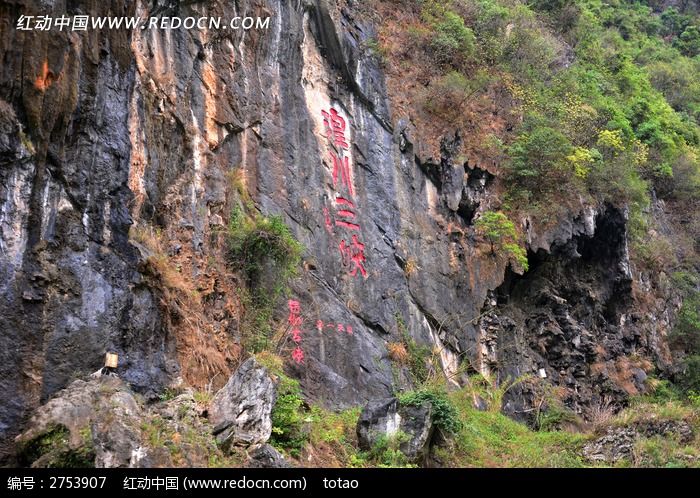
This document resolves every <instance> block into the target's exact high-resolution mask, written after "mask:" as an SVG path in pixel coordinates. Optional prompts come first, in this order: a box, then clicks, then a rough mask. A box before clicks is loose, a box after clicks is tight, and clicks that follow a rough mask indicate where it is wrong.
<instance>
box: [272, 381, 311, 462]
mask: <svg viewBox="0 0 700 498" xmlns="http://www.w3.org/2000/svg"><path fill="white" fill-rule="evenodd" d="M303 406H304V400H303V398H302V397H301V388H300V387H299V382H298V381H296V380H294V379H291V378H289V377H287V376H286V375H280V376H279V381H278V384H277V400H276V401H275V407H274V408H273V410H272V436H271V437H270V441H271V442H272V444H273V445H274V446H276V447H278V448H280V449H284V450H287V451H289V453H290V454H291V455H292V456H298V455H299V451H300V450H301V449H302V448H303V447H304V445H305V444H306V442H307V441H308V439H309V434H308V432H306V431H305V430H304V422H305V416H304V410H303Z"/></svg>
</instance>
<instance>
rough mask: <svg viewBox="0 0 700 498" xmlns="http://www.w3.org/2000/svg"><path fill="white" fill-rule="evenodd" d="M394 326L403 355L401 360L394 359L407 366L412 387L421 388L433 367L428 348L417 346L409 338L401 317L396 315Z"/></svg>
mask: <svg viewBox="0 0 700 498" xmlns="http://www.w3.org/2000/svg"><path fill="white" fill-rule="evenodd" d="M396 326H397V328H398V331H399V335H400V336H401V343H400V344H401V345H402V346H403V347H402V350H403V354H402V358H396V359H398V360H399V363H404V364H406V365H407V366H408V371H409V373H410V375H411V381H412V382H413V385H414V386H422V385H423V384H424V383H425V382H426V381H427V380H428V378H429V376H430V372H431V367H433V366H434V365H433V360H434V358H433V356H432V351H431V349H430V347H429V346H427V345H423V344H418V343H417V342H416V340H415V339H414V338H413V337H411V335H410V334H409V333H408V329H407V328H406V323H405V322H404V320H403V317H401V315H399V314H398V313H397V314H396Z"/></svg>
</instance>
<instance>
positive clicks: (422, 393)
mask: <svg viewBox="0 0 700 498" xmlns="http://www.w3.org/2000/svg"><path fill="white" fill-rule="evenodd" d="M399 402H400V403H401V404H402V405H409V406H420V405H422V404H424V403H430V404H431V405H432V407H433V420H434V423H435V426H436V427H437V428H439V429H442V430H443V431H444V432H445V433H447V434H456V433H457V432H459V431H460V429H461V428H462V423H461V422H460V420H459V414H458V413H457V409H456V408H455V406H454V404H453V403H452V401H450V399H449V398H448V396H447V393H445V392H443V391H437V390H427V389H422V390H419V391H413V392H409V393H405V394H402V395H401V396H399Z"/></svg>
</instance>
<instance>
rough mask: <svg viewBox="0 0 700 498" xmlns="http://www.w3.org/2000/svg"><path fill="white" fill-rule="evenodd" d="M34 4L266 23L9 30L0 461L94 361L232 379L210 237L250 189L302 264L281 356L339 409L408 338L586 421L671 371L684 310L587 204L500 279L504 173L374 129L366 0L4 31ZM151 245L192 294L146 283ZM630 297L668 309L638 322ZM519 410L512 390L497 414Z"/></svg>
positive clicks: (235, 303) (531, 237) (142, 378)
mask: <svg viewBox="0 0 700 498" xmlns="http://www.w3.org/2000/svg"><path fill="white" fill-rule="evenodd" d="M47 8H48V9H49V10H51V9H52V10H51V11H52V12H53V13H55V15H60V14H63V13H68V14H69V15H72V14H77V13H89V14H90V15H94V16H98V15H100V16H106V15H113V16H117V15H141V16H146V15H148V14H151V15H156V14H158V15H178V16H182V17H184V16H188V15H192V16H205V15H206V16H221V17H222V18H223V19H231V18H233V17H235V16H259V17H261V18H265V17H268V16H269V17H270V24H269V29H267V30H265V29H259V30H255V29H253V30H249V31H244V30H236V31H234V30H229V31H223V30H189V31H187V30H132V31H126V30H106V29H104V30H90V31H87V32H57V31H50V32H37V31H32V32H23V31H18V30H15V29H3V30H2V35H1V37H0V54H2V61H3V69H2V72H1V73H0V99H2V101H0V106H1V107H0V109H1V110H2V117H1V118H0V206H1V208H0V231H1V232H0V249H1V250H0V294H1V298H0V317H2V320H1V322H0V345H1V347H0V355H2V356H1V357H0V379H1V380H0V390H1V391H2V393H3V394H2V400H3V401H2V404H1V406H0V440H1V441H2V443H1V446H0V449H1V450H3V451H6V450H8V449H9V447H10V445H11V441H12V437H13V436H14V435H15V434H16V433H18V432H19V431H20V430H21V429H22V424H23V423H24V421H25V420H26V418H27V416H28V414H29V413H30V412H31V410H32V409H33V408H35V407H36V406H37V405H38V404H39V403H41V402H44V401H45V400H47V399H48V398H50V397H51V396H52V395H53V394H54V393H56V392H57V391H58V390H60V389H62V388H64V387H65V386H66V385H67V384H68V383H69V382H70V381H71V380H72V379H73V378H75V377H76V376H80V375H83V374H86V373H90V372H93V371H95V370H97V369H98V368H100V367H101V366H102V363H103V358H104V354H105V352H106V351H114V352H116V353H118V354H119V359H120V364H119V369H118V373H119V375H120V376H121V377H122V378H123V379H124V380H125V381H126V382H128V383H129V384H130V385H131V386H132V388H134V389H135V390H137V391H139V392H142V393H144V394H146V395H147V396H150V397H155V396H157V395H158V393H160V392H162V391H163V389H165V388H166V387H167V386H171V385H174V384H177V383H179V382H183V380H184V382H186V383H188V384H194V385H200V386H201V385H207V384H210V383H211V384H213V385H215V386H221V385H223V384H224V383H225V381H226V378H227V377H228V374H229V373H230V371H231V369H232V368H233V367H235V366H236V365H237V363H238V360H239V356H240V346H239V344H240V339H241V330H240V327H239V324H240V322H241V321H240V305H239V300H240V296H239V294H238V292H237V287H238V286H239V284H240V282H239V280H238V279H237V277H236V276H235V275H232V274H231V272H230V271H229V270H227V266H226V263H225V252H226V251H225V244H224V237H223V234H222V229H223V228H224V227H225V224H226V223H227V221H228V219H229V216H230V213H231V209H232V208H233V207H234V206H235V205H236V204H237V202H239V201H240V199H241V197H246V196H250V197H251V198H252V200H253V201H254V204H255V206H256V207H257V208H258V209H259V210H260V211H261V212H262V213H264V214H265V215H272V214H279V215H282V217H283V218H284V220H285V222H286V223H287V224H288V225H289V226H290V228H291V230H292V232H293V234H294V236H295V237H296V238H297V239H298V240H299V241H300V242H301V243H302V244H303V245H304V247H305V252H304V257H303V259H304V264H303V270H302V271H301V273H300V275H299V277H298V278H296V279H295V280H294V282H293V283H292V292H291V294H290V296H289V298H290V300H292V301H296V302H298V305H299V314H300V315H301V317H302V318H303V322H302V326H301V330H302V335H301V337H302V338H301V342H300V344H299V347H300V349H301V350H302V351H303V355H304V356H303V361H301V362H300V363H298V362H297V361H295V360H294V359H292V349H293V348H291V347H285V348H284V350H283V354H284V355H285V359H286V360H287V361H288V370H289V372H290V373H291V374H293V376H294V377H296V378H298V379H299V380H300V381H301V385H302V389H303V392H304V395H305V396H306V397H307V398H308V399H309V400H311V401H314V402H317V403H321V404H324V405H326V406H328V407H331V408H344V407H349V406H356V405H359V404H362V403H364V402H366V401H367V400H370V399H374V398H380V397H384V396H386V395H389V394H391V392H392V391H394V390H396V389H400V388H406V387H409V386H410V385H411V383H412V382H413V381H414V379H412V376H411V373H410V368H409V367H407V366H402V365H397V364H396V363H395V362H392V360H391V358H390V355H389V353H388V351H387V344H388V343H400V342H406V341H408V342H412V341H415V343H416V344H418V345H426V346H428V347H429V348H430V349H431V351H432V353H431V354H430V356H432V357H433V358H434V360H435V361H434V362H433V363H432V364H430V365H428V368H431V365H432V366H437V368H439V369H441V370H443V371H444V372H445V373H446V374H447V375H449V376H450V378H451V379H452V381H453V382H455V383H459V382H460V379H461V375H462V374H463V373H464V372H463V371H462V370H461V369H460V364H461V363H462V361H463V360H467V362H468V364H469V365H470V368H471V369H473V370H477V371H480V372H482V373H484V374H487V375H491V376H493V377H494V378H501V379H505V378H506V377H508V376H511V377H517V376H522V375H526V374H531V375H535V376H538V375H539V376H541V374H540V373H539V372H541V371H542V372H544V374H545V375H546V379H547V381H548V382H551V383H553V384H554V385H558V386H561V387H562V388H563V389H565V391H566V396H565V400H566V402H567V404H568V405H570V406H571V407H572V408H575V409H577V410H578V411H579V412H582V413H585V412H586V411H587V410H589V409H590V408H591V406H593V405H594V404H596V403H599V402H601V400H604V399H608V398H610V399H613V400H614V401H616V402H621V401H622V400H624V397H625V396H626V395H627V394H632V393H635V392H638V391H640V390H642V389H643V380H644V377H645V375H646V374H645V371H649V370H650V369H651V368H652V366H653V365H652V363H653V364H655V365H656V366H658V367H660V368H662V369H663V368H667V367H668V365H669V362H670V358H669V354H668V351H667V349H666V346H665V343H664V336H665V334H666V333H667V331H668V327H669V323H670V319H671V315H672V313H673V308H674V306H675V305H676V304H674V302H673V301H672V300H671V299H670V298H669V297H664V295H665V294H664V293H662V292H658V291H656V290H655V289H652V288H646V289H645V288H644V285H650V284H648V283H645V281H642V280H640V275H638V274H637V273H635V271H634V268H632V267H631V266H630V262H629V256H628V253H627V243H626V237H627V235H626V218H625V213H624V211H623V210H620V209H618V208H614V207H612V206H581V208H580V210H578V211H574V212H571V213H569V215H568V216H567V217H565V218H564V219H561V220H558V221H557V222H556V223H555V224H554V225H553V227H550V228H549V229H547V230H543V229H538V230H536V229H534V228H532V226H531V224H530V223H529V222H528V220H521V222H522V229H523V232H524V233H525V234H526V236H527V238H528V246H529V255H530V267H531V269H530V271H529V272H527V273H526V274H525V275H518V274H516V273H514V272H513V271H512V270H510V269H508V263H507V261H505V260H504V259H503V258H499V257H495V256H493V255H491V254H490V251H489V250H488V247H487V246H486V245H485V244H483V243H480V241H479V240H478V238H477V237H476V235H475V231H474V226H473V222H474V219H475V217H477V216H478V214H479V213H480V212H482V211H484V210H486V209H488V207H489V205H490V203H491V202H492V201H493V199H495V198H497V196H498V189H497V188H496V186H497V180H496V178H497V171H494V168H492V167H490V168H489V170H487V168H485V167H483V168H482V167H480V165H478V164H476V165H475V164H470V163H469V162H465V161H464V159H460V143H461V138H460V135H459V131H457V132H456V133H454V134H452V135H450V136H448V137H445V138H444V139H443V141H442V146H441V154H440V157H428V155H427V154H424V153H423V152H422V151H423V150H427V148H424V147H423V146H422V145H421V133H420V130H417V129H415V127H414V126H413V125H412V124H411V123H410V121H409V120H408V118H407V117H406V116H396V115H392V114H391V104H390V102H389V99H388V97H387V94H386V91H385V81H384V76H383V72H382V70H381V67H380V64H379V61H378V59H377V57H375V56H374V55H373V53H372V51H371V50H369V49H368V47H369V46H370V42H371V40H373V39H374V36H375V33H374V30H373V27H372V24H371V23H370V22H369V21H368V20H367V18H366V17H365V16H364V15H363V9H362V6H361V2H354V1H347V2H338V3H337V4H336V3H333V2H328V3H327V2H321V1H317V2H313V1H301V2H296V1H284V0H282V1H275V0H251V1H247V2H218V1H217V2H201V3H200V2H182V3H181V4H179V3H177V2H161V1H155V2H150V3H147V2H144V1H136V2H126V3H124V2H116V1H115V2H111V3H110V2H93V1H84V2H62V1H56V2H51V7H46V6H45V2H34V1H31V0H28V1H26V2H9V3H8V2H5V3H3V4H1V5H0V17H3V18H11V19H16V18H17V17H18V15H19V14H20V13H23V14H30V15H31V14H33V13H34V14H36V13H49V12H47V10H46V9H47ZM329 126H330V129H331V133H328V127H329ZM334 130H335V131H338V132H341V131H342V137H343V138H344V141H345V143H346V144H347V145H345V144H344V143H343V140H342V139H341V136H340V135H338V134H335V133H334ZM139 234H141V235H140V236H139ZM144 234H145V235H144ZM149 234H150V236H151V237H152V238H156V239H157V242H158V244H160V249H161V250H162V253H163V255H164V257H166V258H167V263H166V265H167V266H169V267H171V268H174V269H176V272H175V273H177V275H179V276H180V278H181V279H182V280H183V282H184V284H182V285H180V286H179V287H184V288H188V289H194V290H196V292H197V298H196V299H194V300H191V301H188V299H189V298H185V297H182V293H181V291H178V290H177V288H178V285H174V284H173V285H170V286H168V285H163V284H162V283H163V280H164V279H165V278H164V275H163V270H162V268H161V269H160V270H158V269H157V268H156V269H154V267H153V265H152V264H151V263H149V261H151V260H150V259H149V258H150V257H152V256H153V244H152V243H151V244H150V245H149V244H148V243H146V242H145V241H144V239H145V238H148V236H149ZM154 234H156V235H154ZM159 271H160V273H159ZM165 280H167V279H165ZM169 287H170V288H169ZM173 289H175V290H173ZM634 289H641V290H642V291H643V293H646V294H648V295H650V296H657V295H659V296H661V297H658V298H657V297H653V299H651V302H650V303H648V305H647V307H646V308H640V307H639V306H638V305H637V304H638V303H637V301H635V299H637V297H636V295H635V293H634V292H633V291H634ZM667 301H668V302H667ZM290 304H291V305H292V307H294V306H295V303H287V302H285V301H280V302H279V303H278V306H277V311H276V313H277V316H276V318H278V319H280V321H281V322H282V323H284V322H285V321H286V319H287V314H288V311H289V310H288V307H289V305H290ZM647 311H648V312H651V316H650V314H647ZM533 396H534V394H533V392H530V391H528V388H526V387H519V388H518V389H514V390H513V391H511V393H510V394H509V397H510V398H509V400H508V403H507V404H506V410H509V411H510V412H511V413H513V414H515V415H518V414H522V413H525V412H526V411H527V407H528V406H529V404H530V403H531V402H532V398H533Z"/></svg>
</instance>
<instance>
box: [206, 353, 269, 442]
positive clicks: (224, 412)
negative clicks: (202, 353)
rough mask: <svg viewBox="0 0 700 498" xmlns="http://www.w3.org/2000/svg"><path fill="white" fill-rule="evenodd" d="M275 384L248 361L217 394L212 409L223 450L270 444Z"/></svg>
mask: <svg viewBox="0 0 700 498" xmlns="http://www.w3.org/2000/svg"><path fill="white" fill-rule="evenodd" d="M275 398H276V391H275V385H274V383H273V382H272V379H271V378H270V375H269V374H268V373H267V369H266V368H265V367H263V366H261V365H259V364H258V363H257V362H256V361H255V359H254V358H250V359H249V360H246V361H245V362H244V363H243V364H242V365H241V366H240V367H239V368H238V370H237V371H236V373H234V374H233V375H232V376H231V378H229V380H228V382H227V383H226V385H225V386H224V387H223V388H221V390H220V391H219V392H218V393H216V396H214V400H213V401H212V403H211V407H210V409H209V421H210V422H211V425H212V426H213V427H214V434H215V435H216V441H217V443H218V444H219V445H220V446H221V447H222V448H223V449H228V448H230V447H231V446H252V445H256V444H263V443H265V442H267V440H268V439H269V438H270V434H272V408H273V407H274V405H275Z"/></svg>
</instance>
